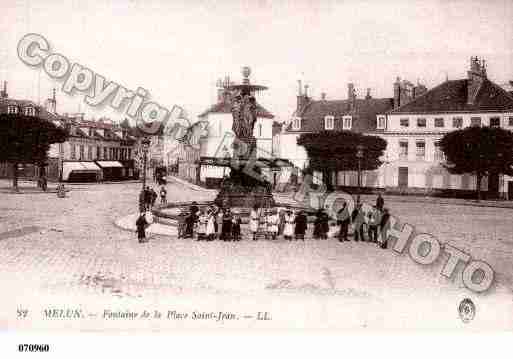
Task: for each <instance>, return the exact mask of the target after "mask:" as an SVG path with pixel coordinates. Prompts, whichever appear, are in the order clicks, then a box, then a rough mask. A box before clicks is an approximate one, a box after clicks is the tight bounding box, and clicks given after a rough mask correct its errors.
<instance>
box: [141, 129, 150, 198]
mask: <svg viewBox="0 0 513 359" xmlns="http://www.w3.org/2000/svg"><path fill="white" fill-rule="evenodd" d="M141 146H142V150H143V153H144V160H143V178H142V188H143V190H144V189H145V188H146V161H147V158H148V150H149V148H150V138H149V137H144V138H143V139H142V141H141Z"/></svg>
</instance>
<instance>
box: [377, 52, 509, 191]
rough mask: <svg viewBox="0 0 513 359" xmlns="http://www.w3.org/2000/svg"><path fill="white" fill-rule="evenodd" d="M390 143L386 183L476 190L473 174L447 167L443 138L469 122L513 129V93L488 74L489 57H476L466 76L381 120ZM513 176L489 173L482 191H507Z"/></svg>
mask: <svg viewBox="0 0 513 359" xmlns="http://www.w3.org/2000/svg"><path fill="white" fill-rule="evenodd" d="M376 124H377V127H376V128H377V131H378V132H379V134H380V136H382V137H383V138H384V139H385V140H386V141H387V143H388V145H387V150H386V155H385V164H384V165H383V166H382V167H381V168H380V169H379V172H381V174H382V175H383V176H384V178H385V182H384V187H392V188H400V189H404V190H410V191H420V192H443V191H447V192H457V191H474V190H475V189H476V182H477V181H476V178H475V176H474V175H473V174H465V175H452V174H450V173H449V172H448V171H447V170H446V169H445V168H444V162H445V160H444V157H443V153H442V152H441V151H440V149H439V147H438V141H440V139H441V138H442V137H443V136H444V135H445V134H446V133H447V132H450V131H454V130H457V129H461V128H465V127H469V126H491V127H502V128H506V129H509V130H513V96H512V95H511V94H510V93H508V92H507V91H506V90H504V89H503V88H502V87H501V86H499V85H497V84H495V83H493V82H492V81H490V80H489V79H488V78H487V75H486V65H485V61H484V60H483V61H480V60H479V59H477V58H472V59H471V61H470V69H469V71H468V76H467V78H466V79H460V80H451V81H445V82H444V83H442V84H440V85H438V86H436V87H434V88H433V89H431V90H429V91H427V92H426V93H425V94H423V95H422V96H420V97H419V98H417V99H415V100H413V101H411V102H409V103H408V104H405V105H402V106H399V107H398V108H396V109H394V110H392V111H389V112H388V113H387V114H386V120H385V122H381V123H380V122H379V119H377V120H376ZM510 181H511V179H510V178H509V177H507V176H495V177H494V178H492V177H490V178H488V179H487V178H485V179H484V180H483V182H482V190H484V191H487V190H490V191H491V192H499V193H502V194H503V195H505V194H506V193H507V192H508V186H512V185H510V184H509V182H510Z"/></svg>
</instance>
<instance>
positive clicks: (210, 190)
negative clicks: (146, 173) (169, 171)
mask: <svg viewBox="0 0 513 359" xmlns="http://www.w3.org/2000/svg"><path fill="white" fill-rule="evenodd" d="M167 178H169V179H170V180H172V181H174V182H177V183H179V184H182V185H184V186H187V187H189V188H190V189H192V190H194V191H201V192H206V193H217V192H218V190H216V189H208V188H204V187H201V186H198V185H196V184H194V183H191V182H188V181H186V180H183V179H181V178H178V177H175V176H167Z"/></svg>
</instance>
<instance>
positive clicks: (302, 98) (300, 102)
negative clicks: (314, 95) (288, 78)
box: [296, 80, 308, 113]
mask: <svg viewBox="0 0 513 359" xmlns="http://www.w3.org/2000/svg"><path fill="white" fill-rule="evenodd" d="M297 83H298V92H297V106H296V112H297V113H299V112H300V111H301V109H302V108H303V106H304V105H305V104H306V102H307V101H308V96H307V93H308V85H305V92H303V87H302V83H301V80H298V81H297Z"/></svg>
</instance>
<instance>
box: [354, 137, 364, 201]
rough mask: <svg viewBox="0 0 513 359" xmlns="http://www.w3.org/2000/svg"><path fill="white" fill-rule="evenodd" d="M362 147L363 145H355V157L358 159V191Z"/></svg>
mask: <svg viewBox="0 0 513 359" xmlns="http://www.w3.org/2000/svg"><path fill="white" fill-rule="evenodd" d="M364 149H365V147H364V146H363V145H358V146H356V158H357V159H358V193H360V192H361V182H362V180H361V177H362V158H363V150H364Z"/></svg>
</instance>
